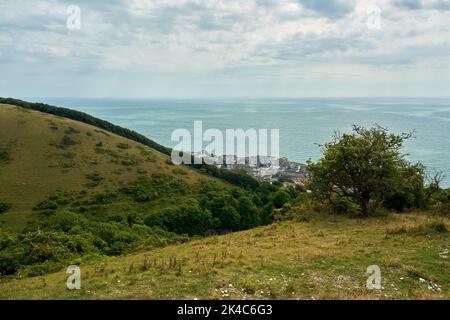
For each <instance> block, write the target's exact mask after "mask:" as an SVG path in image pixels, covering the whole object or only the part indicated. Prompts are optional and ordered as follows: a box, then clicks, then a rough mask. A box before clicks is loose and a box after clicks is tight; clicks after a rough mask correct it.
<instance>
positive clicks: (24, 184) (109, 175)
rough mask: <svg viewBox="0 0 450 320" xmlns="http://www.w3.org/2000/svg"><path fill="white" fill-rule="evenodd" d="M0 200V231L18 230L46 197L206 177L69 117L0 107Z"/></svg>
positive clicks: (153, 151) (195, 180) (145, 148)
mask: <svg viewBox="0 0 450 320" xmlns="http://www.w3.org/2000/svg"><path fill="white" fill-rule="evenodd" d="M0 150H1V151H2V160H1V162H0V201H3V202H5V203H8V204H10V205H11V209H10V210H8V211H7V212H6V213H4V214H2V215H1V216H0V223H1V226H2V228H10V229H14V230H18V229H21V228H23V227H24V226H25V224H26V222H28V221H29V219H31V218H33V217H34V216H36V212H33V210H32V208H33V207H35V206H36V205H37V204H38V203H39V202H41V201H43V200H45V199H47V197H49V196H51V195H55V194H56V193H61V192H74V191H77V192H78V191H85V192H86V194H87V195H86V197H88V196H89V195H92V194H95V193H99V192H107V191H116V190H117V189H119V188H120V187H123V186H125V185H126V184H128V183H130V182H133V181H136V180H137V179H138V178H139V177H151V176H152V175H153V174H160V175H166V176H168V177H172V178H174V179H176V180H177V181H182V182H186V183H195V182H198V181H199V180H200V179H209V180H211V179H210V178H207V177H205V176H203V175H201V174H199V173H197V172H195V171H193V170H190V169H188V168H183V169H181V168H178V167H176V166H173V165H172V164H171V162H170V159H169V157H167V156H165V155H163V154H161V153H159V152H157V151H155V150H154V149H151V148H149V147H146V146H144V145H142V144H140V143H137V142H135V141H131V140H128V139H126V138H123V137H120V136H118V135H116V134H113V133H111V132H108V131H105V130H101V129H99V128H97V127H93V126H91V125H88V124H85V123H81V122H78V121H73V120H70V119H66V118H62V117H58V116H54V115H51V114H45V113H41V112H38V111H33V110H28V109H23V108H20V107H16V106H8V105H0Z"/></svg>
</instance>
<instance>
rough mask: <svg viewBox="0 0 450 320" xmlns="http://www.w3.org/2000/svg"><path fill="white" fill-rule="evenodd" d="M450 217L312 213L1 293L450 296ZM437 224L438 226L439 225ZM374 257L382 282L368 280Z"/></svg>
mask: <svg viewBox="0 0 450 320" xmlns="http://www.w3.org/2000/svg"><path fill="white" fill-rule="evenodd" d="M442 224H444V225H446V226H447V227H449V226H450V221H449V220H448V218H442V217H430V216H428V215H425V214H422V213H408V214H404V215H390V216H388V217H383V218H371V219H364V220H358V219H350V218H346V217H340V216H331V217H330V216H326V215H321V214H317V215H311V216H310V217H308V219H303V221H302V222H293V221H290V222H282V223H275V224H272V225H269V226H266V227H260V228H256V229H253V230H248V231H243V232H237V233H232V234H228V235H224V236H214V237H209V238H205V239H199V240H193V241H190V242H188V243H185V244H179V245H173V246H168V247H165V248H161V249H155V250H152V251H149V252H145V253H141V254H137V255H129V256H122V257H116V258H108V259H104V260H101V261H97V262H93V263H87V264H84V265H81V266H80V267H81V290H68V289H67V288H66V279H67V277H68V275H66V273H65V270H61V271H60V272H57V273H54V274H49V275H46V276H41V277H33V278H26V279H4V280H3V283H0V298H1V299H12V298H14V299H17V298H18V299H449V298H450V292H449V288H450V263H449V250H450V245H449V243H450V242H449V239H450V237H449V233H448V231H443V230H441V229H440V228H439V226H442ZM436 226H437V227H436ZM369 265H378V266H379V267H380V268H381V277H382V282H381V284H382V289H381V290H368V289H366V280H367V277H368V275H367V274H366V269H367V267H368V266H369Z"/></svg>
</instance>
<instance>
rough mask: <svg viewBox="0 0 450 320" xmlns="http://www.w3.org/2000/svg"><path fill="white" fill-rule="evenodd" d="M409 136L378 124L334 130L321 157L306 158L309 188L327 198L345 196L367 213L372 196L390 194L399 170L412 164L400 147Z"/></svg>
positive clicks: (400, 183)
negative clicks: (346, 132) (345, 132)
mask: <svg viewBox="0 0 450 320" xmlns="http://www.w3.org/2000/svg"><path fill="white" fill-rule="evenodd" d="M411 137H412V134H411V133H403V134H400V135H396V134H392V133H389V132H388V130H387V129H385V128H382V127H380V126H378V125H377V126H375V127H373V128H370V129H366V128H363V127H361V126H353V131H352V132H351V133H348V134H343V135H339V134H337V133H336V134H335V135H334V137H333V140H332V141H331V142H329V143H326V144H325V145H323V146H322V148H323V157H322V158H321V159H320V160H319V161H318V162H317V163H312V162H311V161H309V162H308V170H309V172H310V173H311V180H310V188H311V189H312V190H313V191H315V192H316V193H318V194H321V195H324V196H326V197H327V198H328V199H330V200H331V199H333V197H334V198H336V197H338V198H344V199H347V200H349V201H350V202H353V203H355V204H357V205H358V206H359V208H360V212H361V214H362V215H363V216H368V215H369V214H370V213H371V206H370V204H371V201H372V200H377V201H380V200H381V201H382V199H380V198H382V195H383V194H388V193H389V194H392V193H394V191H395V190H393V188H396V187H398V186H399V185H402V182H401V181H402V179H403V177H402V173H404V172H405V168H408V167H410V166H411V165H410V164H409V163H408V162H407V161H406V160H405V159H404V156H405V155H404V154H402V153H401V148H402V146H403V143H404V141H405V140H407V139H409V138H411ZM409 178H410V177H409Z"/></svg>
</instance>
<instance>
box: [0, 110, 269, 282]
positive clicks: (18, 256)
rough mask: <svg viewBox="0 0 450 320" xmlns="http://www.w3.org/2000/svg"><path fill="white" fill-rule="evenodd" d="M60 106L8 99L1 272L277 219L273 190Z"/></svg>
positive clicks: (53, 266)
mask: <svg viewBox="0 0 450 320" xmlns="http://www.w3.org/2000/svg"><path fill="white" fill-rule="evenodd" d="M51 108H55V109H51V110H50V111H52V112H51V113H44V112H40V111H36V110H33V109H31V108H23V107H18V106H12V105H5V104H3V105H2V104H0V274H6V275H10V274H15V273H19V274H21V275H36V274H42V273H46V272H50V271H54V270H57V269H59V268H60V267H61V266H62V265H64V264H66V263H67V262H70V261H78V260H77V259H80V258H82V259H93V258H94V259H97V258H98V257H102V256H105V255H108V256H112V255H121V254H125V253H130V252H136V251H143V250H148V249H151V248H154V247H158V246H164V245H167V244H171V243H175V242H180V241H186V240H187V239H189V238H190V237H192V236H196V235H205V234H211V233H217V232H223V231H236V230H243V229H248V228H252V227H255V226H257V225H261V224H265V223H269V222H270V221H271V215H272V211H273V208H272V207H271V206H270V204H269V203H268V201H269V198H268V193H267V190H265V191H264V198H261V197H260V196H259V195H258V193H257V192H256V191H249V190H248V189H243V188H240V187H236V186H233V185H231V184H230V183H228V182H225V181H224V180H221V179H217V178H214V177H212V176H211V175H205V174H203V173H202V172H205V173H208V169H206V170H201V171H200V170H198V169H193V168H190V167H186V166H176V165H173V163H172V162H171V159H170V158H169V157H168V156H167V155H166V154H163V153H161V152H159V151H157V150H155V149H153V148H150V147H148V145H152V144H153V142H151V140H148V139H147V138H145V139H146V140H145V139H144V140H145V141H144V142H145V144H146V145H144V144H142V143H140V142H138V141H135V140H140V139H139V134H136V133H133V132H132V131H129V130H127V129H122V128H120V127H116V126H114V125H111V124H108V123H106V122H102V121H101V120H98V119H95V118H91V117H90V116H88V115H84V116H83V117H85V118H86V119H84V120H83V121H86V122H94V123H95V124H98V123H101V125H100V126H101V127H105V128H108V129H110V130H111V131H114V132H117V133H119V134H120V135H118V134H115V133H113V132H111V131H106V130H103V129H100V128H99V127H96V126H93V125H90V124H87V123H83V122H79V121H75V120H72V119H68V118H65V117H61V116H58V115H55V114H53V113H60V111H61V110H66V109H59V108H56V107H51ZM55 110H56V111H55ZM44 111H45V110H44ZM53 111H55V112H53ZM67 112H69V111H67V110H66V111H64V112H63V113H67ZM69 113H70V114H71V115H74V118H76V117H78V116H79V115H80V113H77V112H72V111H70V112H69ZM81 115H83V114H81ZM92 119H94V120H92ZM129 134H130V135H131V136H132V138H133V139H134V140H130V139H127V138H126V137H124V136H127V135H129ZM163 151H164V150H163ZM203 169H205V168H203ZM216 174H217V175H223V174H222V173H220V172H219V171H217V172H216ZM227 177H228V178H230V179H228V180H230V181H236V182H237V184H239V183H240V182H244V183H243V184H244V185H245V184H246V183H247V182H250V184H252V183H254V180H253V179H249V178H248V176H246V175H242V174H241V173H232V174H230V175H227ZM271 188H272V187H271ZM274 190H276V188H275V189H274Z"/></svg>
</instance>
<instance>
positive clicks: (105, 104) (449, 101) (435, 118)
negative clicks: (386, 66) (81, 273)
mask: <svg viewBox="0 0 450 320" xmlns="http://www.w3.org/2000/svg"><path fill="white" fill-rule="evenodd" d="M27 100H32V101H39V102H44V103H48V104H52V105H56V106H62V107H67V108H72V109H76V110H79V111H83V112H86V113H88V114H91V115H93V116H95V117H98V118H101V119H105V120H107V121H110V122H112V123H114V124H117V125H120V126H122V127H126V128H129V129H132V130H135V131H137V132H139V133H141V134H144V135H145V136H147V137H149V138H150V139H152V140H154V141H156V142H158V143H160V144H162V145H165V146H168V147H174V146H175V145H176V144H177V143H178V141H172V140H171V135H172V132H173V131H174V130H176V129H179V128H185V129H188V130H189V131H190V132H193V126H194V121H202V125H203V130H204V131H205V130H207V129H209V128H215V129H219V130H221V131H222V132H224V135H225V130H226V129H238V128H242V129H244V130H246V129H252V128H253V129H268V130H271V129H279V141H280V142H279V149H280V150H279V153H280V156H281V157H287V158H288V159H289V160H291V161H295V162H301V163H305V162H306V161H307V160H308V159H311V160H313V161H315V160H317V159H319V158H320V156H321V154H322V149H321V147H320V145H321V144H323V143H325V142H327V141H330V140H331V138H332V136H333V134H335V133H345V132H349V131H351V129H352V126H353V125H355V124H356V125H362V126H366V127H370V126H373V125H380V126H382V127H384V128H387V129H389V130H390V131H392V132H394V133H402V132H414V138H412V139H410V140H408V141H407V142H406V143H405V146H404V152H405V153H407V154H408V155H407V159H408V160H410V161H412V162H419V161H420V162H421V163H422V164H424V165H425V166H426V168H427V171H428V172H429V173H433V172H434V171H435V170H440V171H442V172H443V173H444V174H445V175H446V177H445V179H444V181H443V186H444V187H450V98H189V99H166V98H164V99H163V98H158V99H157V98H152V99H109V98H105V99H103V98H102V99H100V98H34V99H33V98H27ZM194 151H198V150H194Z"/></svg>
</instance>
